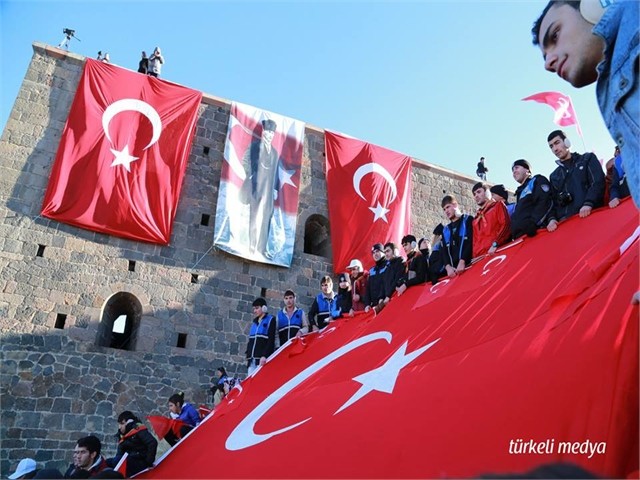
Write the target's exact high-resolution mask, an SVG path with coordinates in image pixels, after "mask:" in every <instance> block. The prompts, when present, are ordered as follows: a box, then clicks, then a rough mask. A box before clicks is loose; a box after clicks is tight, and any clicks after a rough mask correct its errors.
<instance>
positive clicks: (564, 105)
mask: <svg viewBox="0 0 640 480" xmlns="http://www.w3.org/2000/svg"><path fill="white" fill-rule="evenodd" d="M528 100H533V101H534V102H538V103H544V104H546V105H549V106H550V107H551V108H553V110H554V112H555V113H554V114H553V123H555V124H556V125H560V126H561V127H568V126H570V125H575V126H576V130H577V131H578V134H579V135H580V136H581V137H582V130H581V128H580V123H579V122H578V117H577V115H576V111H575V110H574V108H573V103H572V102H571V97H570V96H569V95H565V94H564V93H560V92H540V93H536V94H534V95H530V96H528V97H525V98H523V99H522V101H528Z"/></svg>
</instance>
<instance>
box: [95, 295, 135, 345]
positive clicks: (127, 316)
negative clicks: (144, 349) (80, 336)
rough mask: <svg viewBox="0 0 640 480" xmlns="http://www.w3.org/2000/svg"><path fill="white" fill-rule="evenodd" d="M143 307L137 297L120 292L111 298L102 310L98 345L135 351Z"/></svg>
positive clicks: (97, 339) (97, 338)
mask: <svg viewBox="0 0 640 480" xmlns="http://www.w3.org/2000/svg"><path fill="white" fill-rule="evenodd" d="M141 318H142V305H141V304H140V301H139V300H138V299H137V298H136V296H135V295H133V294H131V293H129V292H118V293H116V294H114V295H112V296H111V298H109V299H108V300H107V302H106V303H105V305H104V307H103V309H102V320H101V322H100V325H99V326H98V334H97V337H96V345H100V346H102V347H110V348H117V349H120V350H135V347H136V342H137V337H138V329H139V328H140V319H141Z"/></svg>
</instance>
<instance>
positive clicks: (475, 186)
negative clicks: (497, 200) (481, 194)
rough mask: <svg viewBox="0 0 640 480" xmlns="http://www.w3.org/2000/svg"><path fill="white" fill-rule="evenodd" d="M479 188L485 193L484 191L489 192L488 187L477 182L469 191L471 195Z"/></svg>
mask: <svg viewBox="0 0 640 480" xmlns="http://www.w3.org/2000/svg"><path fill="white" fill-rule="evenodd" d="M479 188H482V189H483V190H485V191H486V190H489V185H487V184H486V183H483V182H478V183H476V184H475V185H474V186H473V188H472V189H471V193H475V191H476V190H478V189H479Z"/></svg>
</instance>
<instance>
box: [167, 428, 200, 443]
mask: <svg viewBox="0 0 640 480" xmlns="http://www.w3.org/2000/svg"><path fill="white" fill-rule="evenodd" d="M191 430H193V427H192V426H191V425H183V426H182V427H180V436H179V437H178V436H176V434H175V433H173V430H169V431H168V432H167V434H166V435H165V436H164V439H165V440H166V441H167V443H168V444H169V445H171V446H172V447H173V446H174V445H175V444H176V443H178V441H180V439H181V438H184V436H185V435H186V434H187V433H189V432H190V431H191Z"/></svg>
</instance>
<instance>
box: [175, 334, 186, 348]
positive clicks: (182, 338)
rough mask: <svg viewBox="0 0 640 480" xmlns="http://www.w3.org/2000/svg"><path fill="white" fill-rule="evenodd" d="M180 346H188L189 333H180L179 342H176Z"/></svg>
mask: <svg viewBox="0 0 640 480" xmlns="http://www.w3.org/2000/svg"><path fill="white" fill-rule="evenodd" d="M176 347H178V348H186V347H187V334H186V333H179V334H178V343H177V344H176Z"/></svg>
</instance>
